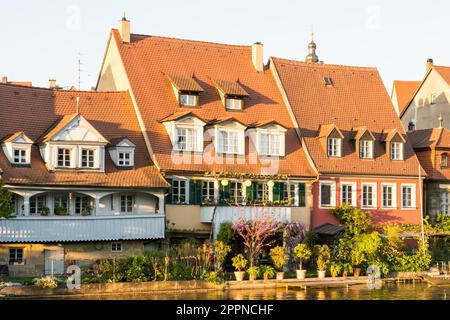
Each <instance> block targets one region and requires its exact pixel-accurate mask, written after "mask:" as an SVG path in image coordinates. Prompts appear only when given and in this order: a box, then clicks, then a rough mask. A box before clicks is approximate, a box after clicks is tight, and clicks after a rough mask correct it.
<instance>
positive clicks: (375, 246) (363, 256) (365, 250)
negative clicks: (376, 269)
mask: <svg viewBox="0 0 450 320" xmlns="http://www.w3.org/2000/svg"><path fill="white" fill-rule="evenodd" d="M381 246H382V240H381V237H380V234H379V233H378V232H376V231H374V232H372V233H369V234H367V233H365V234H358V235H356V236H355V237H354V238H353V245H352V250H351V262H352V264H353V265H354V266H361V265H362V264H363V263H368V264H372V263H374V262H375V261H376V260H377V259H378V258H379V253H380V249H381Z"/></svg>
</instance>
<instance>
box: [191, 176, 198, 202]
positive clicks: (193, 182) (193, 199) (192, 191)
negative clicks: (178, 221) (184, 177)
mask: <svg viewBox="0 0 450 320" xmlns="http://www.w3.org/2000/svg"><path fill="white" fill-rule="evenodd" d="M196 186H197V184H196V183H195V180H192V179H191V180H189V204H196V203H195V190H196V189H197V188H196Z"/></svg>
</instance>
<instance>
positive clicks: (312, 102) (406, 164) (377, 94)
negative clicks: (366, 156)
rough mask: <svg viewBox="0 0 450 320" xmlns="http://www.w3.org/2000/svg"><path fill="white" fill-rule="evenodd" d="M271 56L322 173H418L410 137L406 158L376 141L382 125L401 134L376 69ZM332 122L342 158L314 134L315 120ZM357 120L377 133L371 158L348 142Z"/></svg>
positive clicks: (402, 132) (402, 130)
mask: <svg viewBox="0 0 450 320" xmlns="http://www.w3.org/2000/svg"><path fill="white" fill-rule="evenodd" d="M272 61H273V63H274V67H275V70H276V72H277V74H278V75H279V77H280V80H281V84H282V86H283V88H284V90H285V92H286V94H287V98H288V100H289V102H290V105H291V107H292V111H293V114H294V116H295V118H296V119H297V122H298V124H299V128H300V131H301V134H302V136H303V138H304V140H305V143H306V147H307V149H308V151H309V153H310V155H311V157H312V159H313V161H314V163H315V164H316V166H317V168H318V171H319V172H320V173H323V174H325V173H326V174H361V175H377V174H379V175H384V176H385V175H395V176H417V174H418V169H417V168H418V167H419V162H418V160H417V157H416V156H415V154H414V150H413V149H412V147H411V146H410V144H409V143H406V144H405V148H404V151H405V156H404V159H405V160H404V161H391V160H390V159H389V155H388V154H387V153H386V147H385V145H384V144H382V143H380V142H381V138H382V136H383V130H386V129H393V128H395V129H397V130H398V132H399V133H400V135H402V136H405V131H404V129H403V126H402V124H401V122H400V119H399V118H398V116H397V114H396V112H395V110H394V108H393V106H392V102H391V100H390V98H389V95H388V94H387V92H386V89H385V87H384V84H383V82H382V80H381V78H380V75H379V74H378V71H377V69H375V68H367V67H350V66H340V65H328V64H311V63H305V62H300V61H293V60H287V59H280V58H272ZM325 76H328V77H331V78H332V80H333V86H332V87H331V86H328V87H327V86H324V85H323V77H325ZM330 123H332V124H335V125H336V126H337V127H338V128H339V130H340V131H341V132H342V134H343V135H344V137H345V139H344V141H345V142H344V143H343V145H342V158H341V159H333V160H330V159H329V158H328V157H327V155H326V153H325V152H324V150H323V148H322V147H321V144H320V141H319V140H318V139H317V138H316V137H317V136H318V134H319V132H318V124H319V125H320V124H330ZM361 126H366V127H367V128H368V129H369V130H370V131H371V132H372V134H373V136H374V137H375V139H376V140H375V142H374V159H373V160H371V161H370V162H368V161H364V160H362V159H360V158H359V154H358V152H356V151H355V145H354V143H352V142H350V141H351V138H352V137H353V135H354V133H353V131H352V128H355V127H361ZM340 160H343V161H340Z"/></svg>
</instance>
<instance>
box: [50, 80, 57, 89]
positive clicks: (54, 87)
mask: <svg viewBox="0 0 450 320" xmlns="http://www.w3.org/2000/svg"><path fill="white" fill-rule="evenodd" d="M48 87H49V88H50V89H56V88H57V87H58V85H57V84H56V80H55V79H49V80H48Z"/></svg>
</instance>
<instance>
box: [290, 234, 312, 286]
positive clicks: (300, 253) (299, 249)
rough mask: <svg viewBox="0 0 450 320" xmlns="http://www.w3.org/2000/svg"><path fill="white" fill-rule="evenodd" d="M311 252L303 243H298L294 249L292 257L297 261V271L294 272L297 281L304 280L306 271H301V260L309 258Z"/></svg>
mask: <svg viewBox="0 0 450 320" xmlns="http://www.w3.org/2000/svg"><path fill="white" fill-rule="evenodd" d="M311 253H312V252H311V250H310V249H309V248H308V246H307V245H306V244H304V243H299V244H298V245H297V246H295V248H294V257H295V258H298V259H299V269H297V270H296V273H297V279H305V278H306V270H303V268H302V267H303V260H308V259H309V258H310V257H311Z"/></svg>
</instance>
